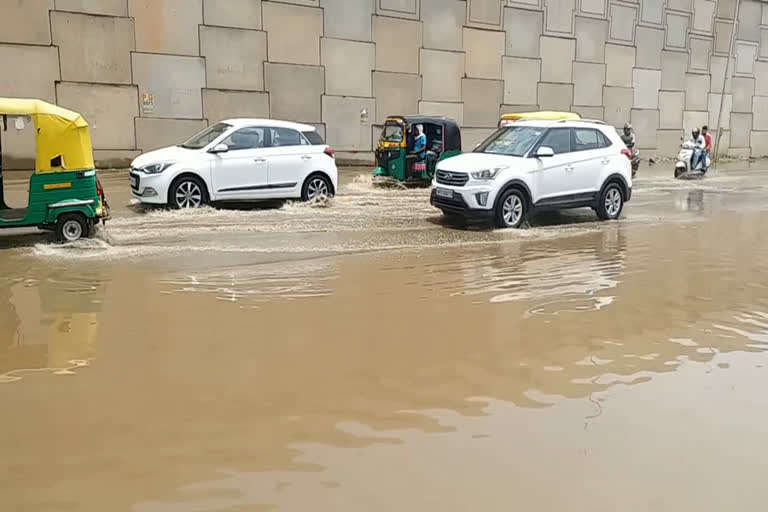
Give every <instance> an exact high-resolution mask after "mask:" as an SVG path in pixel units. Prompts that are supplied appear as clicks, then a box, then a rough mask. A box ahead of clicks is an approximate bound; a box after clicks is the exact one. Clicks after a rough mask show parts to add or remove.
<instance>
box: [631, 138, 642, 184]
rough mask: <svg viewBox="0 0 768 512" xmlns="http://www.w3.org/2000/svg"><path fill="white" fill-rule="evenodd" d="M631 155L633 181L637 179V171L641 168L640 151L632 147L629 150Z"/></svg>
mask: <svg viewBox="0 0 768 512" xmlns="http://www.w3.org/2000/svg"><path fill="white" fill-rule="evenodd" d="M629 151H630V155H629V160H630V162H632V179H635V176H636V175H637V170H638V169H639V168H640V150H639V149H637V148H636V147H635V146H632V147H631V148H629Z"/></svg>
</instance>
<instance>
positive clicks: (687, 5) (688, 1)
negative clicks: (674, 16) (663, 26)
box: [667, 0, 693, 12]
mask: <svg viewBox="0 0 768 512" xmlns="http://www.w3.org/2000/svg"><path fill="white" fill-rule="evenodd" d="M692 8H693V3H692V0H667V9H671V10H674V11H682V12H691V9H692Z"/></svg>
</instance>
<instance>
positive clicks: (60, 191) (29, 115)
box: [0, 98, 109, 242]
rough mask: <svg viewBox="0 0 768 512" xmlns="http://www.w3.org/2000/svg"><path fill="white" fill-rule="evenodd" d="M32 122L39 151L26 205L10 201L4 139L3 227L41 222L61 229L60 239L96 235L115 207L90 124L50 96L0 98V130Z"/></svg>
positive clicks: (0, 189)
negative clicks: (99, 172) (99, 171)
mask: <svg viewBox="0 0 768 512" xmlns="http://www.w3.org/2000/svg"><path fill="white" fill-rule="evenodd" d="M29 125H31V126H32V127H33V128H34V131H35V144H36V146H37V155H36V162H35V172H34V174H32V176H31V177H30V179H29V201H28V204H27V207H26V208H11V207H9V206H8V205H7V204H6V202H5V195H4V193H3V161H2V154H3V148H2V146H1V144H2V142H0V228H20V227H38V228H40V229H44V230H49V231H55V232H56V238H57V239H58V240H59V241H60V242H73V241H75V240H78V239H80V238H87V237H89V236H91V235H92V234H93V232H94V228H95V226H96V225H97V224H98V223H99V222H104V221H105V220H107V219H109V206H108V205H107V202H106V199H105V197H104V191H103V189H102V188H101V184H100V183H99V180H98V178H97V177H96V171H95V170H94V167H95V166H94V163H93V150H92V147H91V137H90V134H89V133H88V123H86V122H85V119H83V117H82V116H81V115H80V114H78V113H76V112H72V111H70V110H67V109H64V108H61V107H58V106H56V105H51V104H49V103H46V102H44V101H40V100H30V99H15V98H0V130H2V131H3V132H6V131H8V129H9V126H11V127H12V128H13V129H17V130H23V129H25V128H27V127H28V126H29ZM30 129H31V127H30ZM1 138H2V137H0V139H1Z"/></svg>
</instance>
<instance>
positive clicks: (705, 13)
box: [693, 0, 717, 32]
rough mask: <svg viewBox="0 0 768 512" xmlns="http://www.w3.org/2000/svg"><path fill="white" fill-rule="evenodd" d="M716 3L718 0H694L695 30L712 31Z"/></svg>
mask: <svg viewBox="0 0 768 512" xmlns="http://www.w3.org/2000/svg"><path fill="white" fill-rule="evenodd" d="M716 4H717V2H716V1H713V0H694V9H693V30H697V31H699V32H711V31H712V21H713V20H714V18H715V6H716Z"/></svg>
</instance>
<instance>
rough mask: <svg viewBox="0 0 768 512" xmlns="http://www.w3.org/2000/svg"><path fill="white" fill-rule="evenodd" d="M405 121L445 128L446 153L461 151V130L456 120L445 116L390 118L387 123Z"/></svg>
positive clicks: (410, 123) (411, 123)
mask: <svg viewBox="0 0 768 512" xmlns="http://www.w3.org/2000/svg"><path fill="white" fill-rule="evenodd" d="M390 120H392V121H394V120H403V121H405V122H406V124H409V125H413V124H436V125H440V126H442V127H443V139H444V141H445V148H444V150H445V151H461V130H460V128H459V123H457V122H456V120H455V119H452V118H450V117H445V116H424V115H410V116H389V117H387V121H390Z"/></svg>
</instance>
